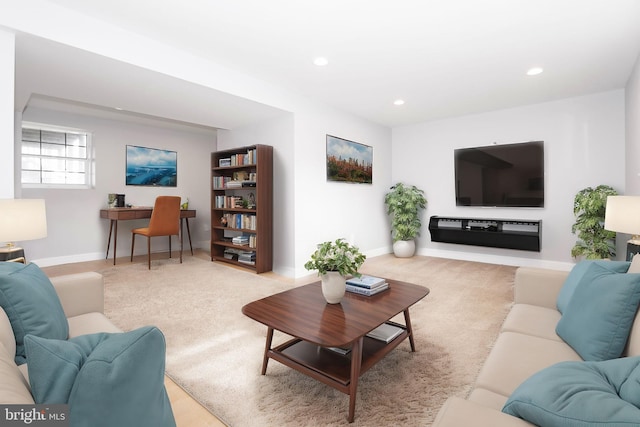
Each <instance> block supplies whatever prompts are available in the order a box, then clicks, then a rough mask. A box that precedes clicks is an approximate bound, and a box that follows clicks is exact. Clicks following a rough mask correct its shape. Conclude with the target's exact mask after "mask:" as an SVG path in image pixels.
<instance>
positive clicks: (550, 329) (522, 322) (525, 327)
mask: <svg viewBox="0 0 640 427" xmlns="http://www.w3.org/2000/svg"><path fill="white" fill-rule="evenodd" d="M561 316H562V315H561V314H560V312H558V310H554V309H552V308H546V307H539V306H537V305H530V304H516V305H514V306H513V308H512V309H511V311H510V312H509V314H508V315H507V318H506V319H505V320H504V323H503V324H502V331H503V332H505V331H510V332H519V333H521V334H526V335H533V336H535V337H540V338H546V339H549V340H554V341H562V338H560V337H559V336H558V334H556V325H557V324H558V321H559V320H560V317H561Z"/></svg>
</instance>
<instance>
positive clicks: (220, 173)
mask: <svg viewBox="0 0 640 427" xmlns="http://www.w3.org/2000/svg"><path fill="white" fill-rule="evenodd" d="M223 218H224V219H223ZM225 221H226V224H225ZM239 236H243V237H244V238H246V239H247V242H246V244H245V243H244V242H242V243H238V242H234V241H233V238H234V237H235V238H239ZM236 255H237V256H236ZM230 257H231V258H230ZM211 260H212V261H222V262H227V263H230V264H234V265H237V266H240V267H244V268H248V269H251V270H254V271H255V272H256V273H264V272H266V271H271V269H272V265H273V147H271V146H269V145H259V144H258V145H252V146H247V147H239V148H234V149H229V150H223V151H216V152H214V153H212V154H211ZM243 261H244V262H243Z"/></svg>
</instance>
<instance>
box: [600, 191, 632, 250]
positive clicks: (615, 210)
mask: <svg viewBox="0 0 640 427" xmlns="http://www.w3.org/2000/svg"><path fill="white" fill-rule="evenodd" d="M604 228H605V230H609V231H615V232H616V233H625V234H630V235H631V239H630V240H629V241H627V258H629V244H631V245H640V196H609V197H607V207H606V210H605V215H604ZM628 261H630V259H628Z"/></svg>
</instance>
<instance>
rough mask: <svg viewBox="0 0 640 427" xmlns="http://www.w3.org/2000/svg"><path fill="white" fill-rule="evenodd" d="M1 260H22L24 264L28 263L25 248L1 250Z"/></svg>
mask: <svg viewBox="0 0 640 427" xmlns="http://www.w3.org/2000/svg"><path fill="white" fill-rule="evenodd" d="M0 261H11V262H21V263H23V264H26V263H27V260H26V258H25V257H24V249H22V248H13V249H12V250H7V251H3V250H0Z"/></svg>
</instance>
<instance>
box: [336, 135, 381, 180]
mask: <svg viewBox="0 0 640 427" xmlns="http://www.w3.org/2000/svg"><path fill="white" fill-rule="evenodd" d="M327 181H339V182H352V183H358V184H371V183H373V147H370V146H368V145H364V144H360V143H358V142H353V141H349V140H347V139H343V138H338V137H337V136H332V135H327Z"/></svg>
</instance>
